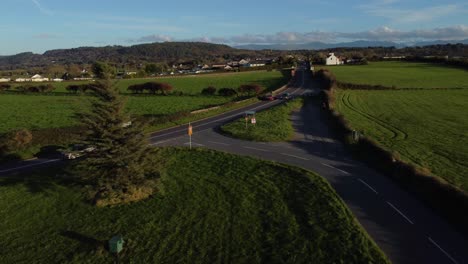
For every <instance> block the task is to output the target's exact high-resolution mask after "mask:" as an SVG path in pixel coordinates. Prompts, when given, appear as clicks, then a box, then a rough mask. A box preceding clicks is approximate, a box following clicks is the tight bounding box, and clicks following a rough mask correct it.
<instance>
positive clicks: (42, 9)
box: [31, 0, 54, 16]
mask: <svg viewBox="0 0 468 264" xmlns="http://www.w3.org/2000/svg"><path fill="white" fill-rule="evenodd" d="M31 1H32V2H33V4H34V5H35V6H36V7H37V8H38V9H39V11H40V12H41V13H42V14H44V15H48V16H51V15H53V14H54V12H52V11H51V10H50V9H47V8H46V7H44V6H43V5H42V4H41V3H40V2H39V0H31Z"/></svg>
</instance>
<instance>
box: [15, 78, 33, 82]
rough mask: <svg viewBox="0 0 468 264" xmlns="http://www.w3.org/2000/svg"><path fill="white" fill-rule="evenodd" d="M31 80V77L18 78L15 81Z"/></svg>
mask: <svg viewBox="0 0 468 264" xmlns="http://www.w3.org/2000/svg"><path fill="white" fill-rule="evenodd" d="M30 81H31V79H29V78H18V79H16V80H15V82H30Z"/></svg>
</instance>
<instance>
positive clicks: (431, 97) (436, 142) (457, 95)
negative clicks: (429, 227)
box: [336, 90, 468, 191]
mask: <svg viewBox="0 0 468 264" xmlns="http://www.w3.org/2000/svg"><path fill="white" fill-rule="evenodd" d="M336 107H337V110H338V111H339V112H341V113H342V114H344V116H345V118H346V119H347V120H348V121H350V124H351V126H352V127H353V128H355V129H357V130H360V131H364V133H365V134H366V135H368V136H371V137H372V138H374V139H376V140H377V141H378V142H379V143H380V144H381V145H382V146H383V147H385V148H387V149H389V150H393V151H396V152H398V153H399V154H400V155H401V157H402V159H403V160H406V161H410V162H412V163H414V164H416V165H419V166H421V167H426V168H428V169H430V170H431V171H432V173H433V174H435V175H436V176H440V177H442V178H444V179H445V180H447V181H448V182H450V183H452V184H453V185H455V186H458V187H460V188H461V189H463V190H465V191H468V177H467V175H466V172H467V171H468V115H467V109H468V90H419V91H415V90H412V91H404V90H402V91H356V90H337V91H336Z"/></svg>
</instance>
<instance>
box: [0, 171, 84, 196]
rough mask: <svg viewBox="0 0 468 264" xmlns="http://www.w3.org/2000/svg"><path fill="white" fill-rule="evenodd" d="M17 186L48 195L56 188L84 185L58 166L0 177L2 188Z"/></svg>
mask: <svg viewBox="0 0 468 264" xmlns="http://www.w3.org/2000/svg"><path fill="white" fill-rule="evenodd" d="M19 184H22V185H24V186H25V187H26V188H27V189H28V191H29V192H31V193H48V192H52V191H53V190H54V189H55V188H57V186H79V185H81V186H82V185H84V184H85V183H84V182H83V181H82V180H80V179H78V178H77V177H73V176H72V175H70V174H69V173H68V172H67V170H66V169H64V168H62V167H61V166H60V165H58V166H51V167H46V168H41V169H40V170H36V171H23V172H20V173H16V174H10V175H5V176H1V177H0V186H2V187H13V186H16V185H19Z"/></svg>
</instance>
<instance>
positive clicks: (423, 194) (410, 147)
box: [315, 71, 468, 235]
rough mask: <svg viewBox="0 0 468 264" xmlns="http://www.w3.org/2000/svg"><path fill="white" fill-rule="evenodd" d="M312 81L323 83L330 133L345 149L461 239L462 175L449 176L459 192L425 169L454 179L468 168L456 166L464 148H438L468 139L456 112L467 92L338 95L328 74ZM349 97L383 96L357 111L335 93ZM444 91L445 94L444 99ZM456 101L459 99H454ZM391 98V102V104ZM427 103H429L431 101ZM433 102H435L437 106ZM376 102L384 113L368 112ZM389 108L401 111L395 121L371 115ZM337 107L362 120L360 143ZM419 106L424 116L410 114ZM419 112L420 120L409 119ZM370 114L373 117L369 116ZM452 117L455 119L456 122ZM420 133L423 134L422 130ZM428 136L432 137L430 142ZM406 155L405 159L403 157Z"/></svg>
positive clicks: (466, 202)
mask: <svg viewBox="0 0 468 264" xmlns="http://www.w3.org/2000/svg"><path fill="white" fill-rule="evenodd" d="M315 78H318V79H319V80H321V81H322V84H323V89H324V91H323V92H322V98H321V99H320V101H325V102H326V105H327V106H328V110H327V111H325V113H326V116H327V117H328V120H329V124H330V126H331V128H332V129H333V130H334V131H335V132H336V134H337V136H338V137H339V138H340V139H341V140H342V141H343V142H345V143H346V144H347V145H348V146H349V148H350V150H351V151H352V152H353V153H354V155H355V156H356V157H358V158H359V159H361V160H364V161H365V162H366V163H367V164H368V165H369V166H370V167H373V168H375V169H377V170H379V171H380V172H381V173H383V174H385V175H387V176H389V177H391V178H392V179H393V180H395V181H396V182H397V183H398V184H399V185H401V186H402V187H403V188H405V189H406V190H407V191H409V192H411V193H413V194H414V195H415V196H416V197H418V198H419V199H421V200H422V201H424V202H425V203H426V204H428V205H429V206H430V207H432V208H433V209H434V210H435V211H437V212H438V213H439V214H440V215H442V216H444V217H445V218H446V219H447V220H448V221H449V222H451V223H452V224H453V225H454V226H455V227H456V228H457V229H459V230H460V231H461V232H463V233H464V234H465V235H468V225H467V224H466V223H468V215H466V214H461V213H460V212H465V211H468V194H467V192H466V190H465V189H462V188H466V187H464V186H466V181H467V180H466V177H464V176H463V173H462V176H461V177H460V176H456V175H455V176H454V175H452V178H451V179H450V181H453V182H454V183H457V182H458V184H459V186H460V187H457V186H456V185H455V184H452V183H449V182H448V181H446V180H445V179H444V177H447V176H446V175H445V174H444V175H434V173H433V172H431V170H430V169H429V168H430V167H429V166H432V167H433V168H435V169H434V170H439V171H440V172H445V171H450V170H452V171H453V172H455V174H456V173H457V171H459V172H460V170H461V169H462V167H466V160H461V161H460V158H462V159H463V156H466V152H465V151H464V150H463V149H465V146H460V145H458V146H455V148H454V151H452V150H451V149H450V147H449V146H444V145H441V144H439V143H443V142H445V141H447V143H446V144H449V145H450V144H452V145H457V144H460V137H465V139H466V136H463V135H465V134H466V130H465V129H464V128H463V127H466V125H467V124H468V122H467V120H466V117H464V115H462V113H463V112H464V111H458V110H459V109H460V108H462V109H466V100H464V101H463V99H462V100H461V101H460V100H459V99H460V98H458V97H461V98H465V96H466V91H465V90H453V91H442V90H437V91H436V90H434V91H406V92H405V91H381V92H380V91H379V92H376V91H368V92H364V91H342V90H339V89H337V87H336V82H335V81H334V80H336V79H335V77H334V76H333V73H331V72H329V71H319V72H317V73H316V74H315ZM348 92H357V93H363V94H365V95H367V96H375V95H372V94H375V93H383V94H380V97H378V98H379V99H374V100H375V102H372V103H371V102H367V103H364V102H361V103H359V104H361V105H360V106H358V104H357V103H356V102H355V103H354V104H352V105H349V100H347V99H346V100H345V102H342V101H337V94H341V95H343V93H344V94H347V93H348ZM431 92H434V93H441V94H442V95H440V96H433V95H432V96H431V94H430V93H431ZM446 92H447V94H445V93H446ZM405 93H408V95H409V98H410V99H411V94H412V93H415V95H413V97H414V98H412V99H413V100H409V101H408V100H407V99H408V98H407V99H402V98H399V97H400V96H402V95H405ZM458 93H461V94H458ZM424 94H426V96H424ZM418 96H421V97H422V98H421V99H424V98H425V97H428V96H429V97H432V100H430V101H434V102H433V103H435V104H436V105H442V106H443V107H441V108H435V106H434V105H431V104H430V101H429V102H425V101H424V100H419V99H416V98H417V97H418ZM454 96H455V97H457V98H458V99H454V98H453V97H454ZM438 97H441V98H438ZM386 98H388V99H386ZM392 98H393V99H394V100H392ZM395 98H398V99H396V101H399V102H395ZM444 98H445V99H444ZM426 99H428V100H429V98H426ZM340 100H343V97H340ZM418 100H419V101H418ZM438 100H440V101H438ZM444 100H454V102H455V103H453V102H450V103H448V104H447V103H446V102H444ZM352 101H353V100H351V102H352ZM435 101H438V102H437V103H436V102H435ZM462 101H463V102H462ZM379 103H381V104H382V108H379V107H378V106H372V108H373V109H367V108H368V107H370V104H379ZM392 103H394V104H395V106H394V107H396V108H393V110H394V111H396V112H401V113H394V114H395V117H391V116H388V114H389V113H388V114H383V113H380V112H379V113H380V114H378V113H376V112H373V111H384V112H385V111H390V112H391V110H389V109H392V108H391V107H390V108H388V107H387V108H385V109H384V108H383V107H384V106H385V105H386V104H392ZM413 103H414V105H413ZM340 104H343V105H344V106H341V108H343V107H346V105H348V107H349V106H351V107H353V108H352V109H353V110H352V111H351V112H354V113H353V114H352V115H358V116H359V117H355V118H358V120H362V121H361V122H362V123H361V125H362V126H363V131H364V135H361V136H360V137H359V139H358V140H356V139H354V138H353V130H354V129H355V127H354V125H355V123H354V122H353V123H350V122H349V120H348V119H347V118H345V116H343V115H342V113H341V112H339V111H338V110H337V108H339V107H340V106H339V105H340ZM451 104H453V105H451ZM387 106H388V105H387ZM417 106H419V107H421V108H422V109H420V110H423V109H426V111H425V112H424V113H421V112H419V111H420V110H419V109H412V108H417ZM363 107H364V109H363ZM392 107H393V105H392ZM398 107H399V108H398ZM374 108H375V109H374ZM457 109H458V110H457ZM347 111H349V110H347ZM357 111H359V112H357ZM366 111H368V112H366ZM411 111H414V112H411ZM434 111H439V112H438V113H436V114H434V117H432V116H431V115H430V114H428V113H431V112H434ZM418 113H419V116H413V115H416V114H418ZM373 114H376V115H375V116H373ZM379 115H380V116H379ZM401 115H404V116H401ZM452 115H455V117H454V116H452ZM412 116H413V117H412ZM398 117H399V118H401V119H402V120H399V121H398V122H402V124H404V125H403V126H402V127H398V126H397V124H398V122H397V123H394V122H395V120H393V118H398ZM410 117H412V118H410ZM351 118H353V117H351ZM454 118H455V119H454ZM413 119H414V121H415V123H414V124H412V122H413ZM440 119H443V120H440ZM392 120H393V121H392ZM457 120H458V121H457ZM392 122H393V123H392ZM438 122H439V123H438ZM358 123H359V122H358ZM406 126H408V127H406ZM427 126H430V127H427ZM434 126H436V127H434ZM444 126H446V127H447V129H448V131H447V134H446V131H445V130H444ZM403 129H404V130H403ZM422 129H424V131H423V130H422ZM460 129H462V130H460ZM406 130H408V131H406ZM425 130H429V131H425ZM431 130H434V132H435V133H437V131H439V133H440V131H441V130H443V131H442V133H441V134H438V135H437V134H434V133H433V132H431ZM366 131H370V132H366ZM408 132H410V133H411V135H409V134H408ZM372 134H374V136H375V137H376V138H374V137H373V136H372ZM444 136H446V137H448V138H447V139H441V142H437V138H442V137H444ZM413 137H414V138H413ZM428 137H429V138H428ZM430 137H434V138H433V139H430ZM389 138H390V139H391V140H393V143H392V144H390V143H389V142H391V141H389ZM379 139H380V141H382V142H387V144H388V145H387V147H386V146H385V145H384V144H386V143H382V142H380V141H379ZM465 139H463V140H465ZM463 140H462V141H463ZM426 141H429V144H427V145H426V146H424V145H425V144H426V143H427V142H426ZM408 143H410V144H408ZM415 145H417V146H415ZM419 145H422V146H419ZM461 145H463V144H461ZM395 146H397V147H399V148H401V149H402V150H403V151H401V152H402V153H401V154H400V153H399V152H397V151H395V149H394V148H395ZM424 152H425V153H424ZM418 153H419V154H418ZM405 155H407V156H406V157H405ZM439 156H440V157H439ZM452 156H453V157H454V159H451V157H452ZM411 159H413V160H416V162H418V161H421V160H422V161H423V162H421V163H422V165H420V164H416V163H415V162H414V161H413V160H411ZM424 161H425V162H424ZM429 162H431V164H429ZM432 162H435V164H436V165H432ZM443 163H446V164H447V165H448V166H450V167H449V168H443V166H444V165H440V164H443ZM426 165H427V166H428V167H422V166H426ZM454 165H456V166H454ZM460 166H461V167H460ZM457 167H459V168H458V169H457ZM465 171H466V170H465ZM449 173H450V172H449ZM449 177H450V176H449Z"/></svg>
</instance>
